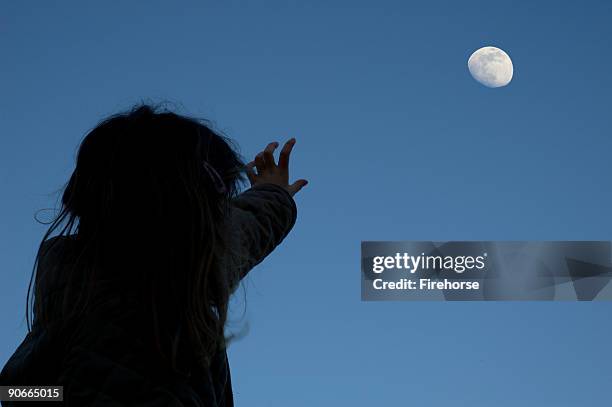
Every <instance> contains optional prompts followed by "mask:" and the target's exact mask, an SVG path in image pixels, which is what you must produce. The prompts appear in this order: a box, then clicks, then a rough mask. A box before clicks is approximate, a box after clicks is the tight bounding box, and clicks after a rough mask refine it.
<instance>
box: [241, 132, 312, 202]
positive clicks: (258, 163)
mask: <svg viewBox="0 0 612 407" xmlns="http://www.w3.org/2000/svg"><path fill="white" fill-rule="evenodd" d="M294 145H295V138H292V139H291V140H289V141H287V142H286V143H285V145H284V146H283V149H282V150H281V152H280V156H279V157H278V165H277V164H276V163H275V162H274V150H276V148H277V147H278V142H276V141H275V142H272V143H270V144H268V145H267V146H266V148H265V150H264V151H262V152H261V153H259V154H257V155H256V156H255V160H254V161H251V162H250V163H248V164H247V165H246V167H247V176H248V177H249V181H250V182H251V186H253V185H257V184H265V183H269V184H276V185H279V186H281V187H283V188H285V189H286V190H287V191H288V192H289V193H290V194H291V196H293V195H295V194H296V193H297V192H298V191H299V190H300V189H302V188H304V186H306V184H308V181H306V180H305V179H298V180H297V181H295V182H294V183H293V184H291V185H290V184H289V156H290V155H291V150H292V149H293V146H294ZM254 168H257V173H255V171H253V169H254Z"/></svg>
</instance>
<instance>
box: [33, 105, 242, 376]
mask: <svg viewBox="0 0 612 407" xmlns="http://www.w3.org/2000/svg"><path fill="white" fill-rule="evenodd" d="M243 169H244V164H243V162H242V160H241V159H240V157H239V155H238V154H237V153H236V152H235V150H234V149H233V148H232V145H231V144H230V142H229V140H227V139H226V138H224V137H222V136H220V135H219V134H217V133H215V132H214V131H213V130H211V128H210V127H209V126H208V125H207V124H206V123H205V122H203V121H200V120H195V119H192V118H187V117H183V116H180V115H177V114H175V113H172V112H168V111H158V110H157V109H155V108H152V107H150V106H147V105H142V106H138V107H135V108H134V109H132V110H131V111H129V112H127V113H122V114H118V115H115V116H112V117H110V118H108V119H106V120H104V121H103V122H102V123H100V124H99V125H98V126H97V127H96V128H94V129H93V130H92V131H91V132H90V133H89V134H88V135H87V136H86V137H85V139H84V140H83V142H82V143H81V146H80V148H79V152H78V157H77V163H76V168H75V170H74V172H73V174H72V176H71V177H70V180H69V181H68V184H67V186H66V188H65V191H64V194H63V196H62V208H61V212H60V213H59V215H58V216H57V217H56V218H55V219H54V221H53V223H52V224H51V227H50V228H49V231H48V232H47V234H46V235H45V238H44V239H43V243H44V242H45V241H46V240H47V239H48V238H49V237H50V236H51V235H52V234H53V233H54V232H57V231H59V235H73V239H74V241H75V245H74V246H75V247H76V253H71V254H70V256H71V258H72V265H73V266H72V267H65V268H62V269H61V271H60V273H62V280H65V281H66V282H67V283H66V289H65V295H64V297H63V300H62V303H61V304H59V305H58V306H56V307H51V306H50V305H48V304H45V302H44V298H40V297H41V296H44V292H43V291H42V290H43V288H42V286H43V284H42V283H40V282H41V281H43V280H44V279H45V276H42V275H38V276H37V277H36V279H35V281H36V283H35V286H34V293H35V301H34V317H35V318H34V322H35V324H37V323H40V324H42V325H44V324H45V323H50V322H52V321H57V320H60V321H61V320H69V319H71V318H79V317H80V316H82V315H83V314H84V313H86V312H89V311H90V310H91V307H93V305H92V304H98V303H99V300H100V299H99V298H97V297H96V296H99V295H101V294H99V292H100V290H99V289H98V288H99V287H102V286H104V284H106V285H107V286H108V287H112V289H111V290H110V291H108V292H110V293H111V294H110V295H116V296H118V297H121V298H130V299H135V300H136V302H137V303H138V304H140V305H141V309H142V310H143V311H144V315H145V320H146V321H147V323H146V326H147V327H149V328H150V329H151V331H150V333H151V335H150V336H149V337H150V338H151V339H153V341H152V344H153V345H154V346H156V347H157V349H158V350H159V351H160V354H161V355H163V356H164V357H165V358H166V359H167V360H168V361H170V362H172V363H173V364H174V365H175V367H176V363H177V358H178V355H177V349H185V348H186V349H190V350H191V351H193V352H194V355H195V356H197V357H199V358H200V360H201V361H203V362H204V361H205V360H206V359H208V358H209V357H210V356H211V355H212V353H213V352H215V351H216V350H217V349H219V347H222V346H223V345H224V340H223V326H224V324H225V321H226V316H227V305H228V300H229V295H230V289H231V283H232V282H231V281H230V280H231V276H230V274H229V273H228V272H227V271H226V270H222V262H221V261H220V260H221V257H222V255H223V252H224V250H225V249H226V248H227V246H228V242H227V241H226V234H225V233H224V221H225V219H226V217H227V214H228V211H229V208H230V205H229V203H230V199H231V197H232V196H233V195H235V194H236V193H237V191H238V188H239V185H240V183H241V182H242V181H243ZM59 240H60V239H56V240H55V241H59ZM44 255H45V253H44V251H41V253H40V254H39V256H41V257H42V256H44ZM37 260H40V259H37ZM104 295H106V294H104Z"/></svg>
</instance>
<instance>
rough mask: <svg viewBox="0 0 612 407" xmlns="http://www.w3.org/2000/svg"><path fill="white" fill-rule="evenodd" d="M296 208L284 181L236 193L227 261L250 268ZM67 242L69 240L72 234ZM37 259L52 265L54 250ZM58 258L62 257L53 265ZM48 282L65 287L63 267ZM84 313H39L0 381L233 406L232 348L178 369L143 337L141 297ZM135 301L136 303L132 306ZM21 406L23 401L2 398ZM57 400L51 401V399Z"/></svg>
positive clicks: (139, 401)
mask: <svg viewBox="0 0 612 407" xmlns="http://www.w3.org/2000/svg"><path fill="white" fill-rule="evenodd" d="M296 216H297V209H296V205H295V202H294V201H293V198H292V197H291V196H290V195H289V193H288V192H287V191H286V190H284V189H283V188H281V187H279V186H276V185H273V184H260V185H256V186H254V187H252V188H251V189H249V190H247V191H245V192H243V193H242V194H240V195H239V196H238V197H236V198H235V199H234V200H233V211H232V216H231V218H230V222H229V225H230V226H229V228H228V233H230V234H231V235H232V239H230V241H232V242H235V243H234V244H235V245H236V247H234V248H233V249H232V253H234V254H235V257H234V258H228V259H226V260H228V261H229V262H228V263H227V264H228V265H230V266H231V267H234V269H235V271H236V272H237V275H239V276H240V277H244V275H246V273H247V272H248V271H249V270H250V269H251V268H252V267H254V266H255V265H257V264H258V263H259V262H261V261H262V260H263V259H264V258H265V257H266V256H267V255H268V254H270V253H271V252H272V251H273V250H274V248H275V247H276V246H277V245H278V244H280V242H281V241H282V240H283V239H284V238H285V236H286V235H287V234H288V233H289V231H290V230H291V228H292V227H293V225H294V223H295V221H296ZM62 239H65V242H62V243H63V244H70V239H69V238H65V237H64V238H62ZM47 257H49V258H44V259H41V261H40V262H39V274H40V268H41V267H53V266H54V259H53V253H52V252H49V253H48V254H47ZM55 266H57V265H55ZM54 269H55V270H58V272H54V273H57V274H58V275H57V276H56V277H57V278H55V279H54V280H53V283H49V284H47V287H45V289H44V292H45V295H47V296H48V297H49V298H52V297H54V298H57V296H60V297H61V295H62V283H61V275H60V274H61V267H55V268H54ZM104 298H105V299H104V301H102V302H100V303H99V304H98V305H97V306H96V307H95V309H94V310H93V311H92V312H91V313H89V314H87V317H86V318H82V319H81V320H79V321H61V322H58V323H57V324H55V325H53V324H52V325H51V326H50V327H48V328H46V329H42V328H39V327H38V325H37V323H36V320H35V321H34V323H33V328H32V330H31V332H29V333H28V334H27V336H26V337H25V339H24V340H23V342H22V343H21V345H20V346H19V347H18V349H17V350H16V351H15V353H14V354H13V356H12V357H11V358H10V359H9V361H8V362H7V363H6V365H5V366H4V368H3V370H2V372H1V374H0V385H4V386H8V385H53V386H55V385H61V386H64V402H63V403H61V405H69V406H177V407H178V406H205V407H231V406H233V396H232V386H231V378H230V372H229V364H228V359H227V353H226V351H225V350H223V351H219V352H218V354H217V355H216V356H215V357H214V358H213V360H212V362H211V363H210V366H209V367H208V368H207V369H200V370H199V371H196V372H192V374H190V375H189V376H186V375H178V374H175V373H171V372H168V371H166V370H164V369H160V367H159V364H158V363H156V359H155V358H154V357H152V355H151V354H150V353H148V352H149V351H148V350H147V349H149V348H147V347H146V346H144V344H143V341H142V335H141V334H139V333H141V332H142V331H144V329H143V327H142V326H139V323H140V322H139V321H141V320H142V318H139V315H138V312H139V311H138V305H137V303H134V304H130V303H126V302H125V300H122V299H118V298H115V297H113V296H112V295H109V296H106V297H104ZM132 305H133V306H132ZM12 404H14V405H17V406H23V405H25V403H24V402H15V403H11V402H4V404H3V405H12ZM50 404H52V403H49V402H47V403H45V405H50Z"/></svg>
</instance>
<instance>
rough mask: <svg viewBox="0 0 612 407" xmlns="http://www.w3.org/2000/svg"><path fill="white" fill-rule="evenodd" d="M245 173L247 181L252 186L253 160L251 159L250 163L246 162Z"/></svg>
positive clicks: (253, 178) (253, 182) (253, 176)
mask: <svg viewBox="0 0 612 407" xmlns="http://www.w3.org/2000/svg"><path fill="white" fill-rule="evenodd" d="M245 168H246V174H247V177H248V178H249V182H250V183H251V186H253V185H254V184H255V177H256V175H255V171H253V168H255V161H251V162H250V163H248V164H247V165H246V166H245Z"/></svg>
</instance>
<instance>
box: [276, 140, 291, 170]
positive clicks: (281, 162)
mask: <svg viewBox="0 0 612 407" xmlns="http://www.w3.org/2000/svg"><path fill="white" fill-rule="evenodd" d="M294 145H295V138H292V139H290V140H289V141H287V142H286V143H285V145H284V146H283V149H282V150H281V152H280V156H279V157H278V166H279V167H280V168H289V156H290V155H291V150H292V149H293V146H294Z"/></svg>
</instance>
